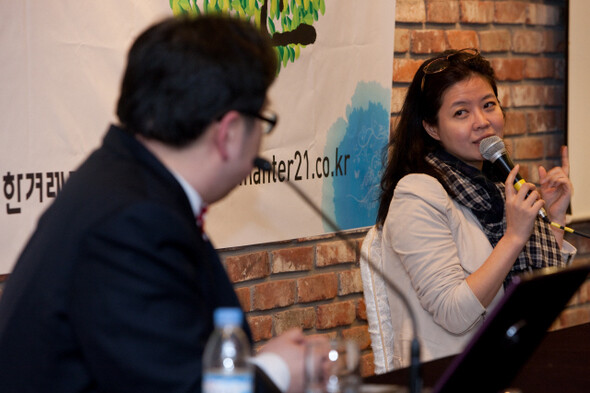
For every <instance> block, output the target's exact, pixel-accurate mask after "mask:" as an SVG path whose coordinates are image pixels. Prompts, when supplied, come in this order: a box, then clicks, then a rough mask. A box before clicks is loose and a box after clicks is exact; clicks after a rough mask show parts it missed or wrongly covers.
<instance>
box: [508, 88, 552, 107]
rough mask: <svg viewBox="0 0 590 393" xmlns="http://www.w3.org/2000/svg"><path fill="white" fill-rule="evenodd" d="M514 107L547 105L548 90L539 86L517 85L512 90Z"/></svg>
mask: <svg viewBox="0 0 590 393" xmlns="http://www.w3.org/2000/svg"><path fill="white" fill-rule="evenodd" d="M511 93H512V94H511V96H512V105H513V106H515V107H522V106H540V105H544V104H545V99H546V89H545V87H544V86H539V85H517V86H514V87H513V88H512V89H511Z"/></svg>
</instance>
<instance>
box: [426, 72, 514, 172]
mask: <svg viewBox="0 0 590 393" xmlns="http://www.w3.org/2000/svg"><path fill="white" fill-rule="evenodd" d="M423 125H424V128H425V129H426V132H428V134H429V135H430V136H431V137H432V138H434V139H436V140H438V141H440V143H441V145H442V146H443V148H444V149H445V150H446V151H447V152H448V153H450V154H452V155H454V156H455V157H457V158H459V159H460V160H462V161H463V162H465V163H466V164H468V165H471V166H474V167H476V168H478V169H481V167H482V164H483V157H482V156H481V153H480V152H479V144H480V142H481V141H482V139H484V138H487V137H489V136H492V135H497V136H499V137H500V138H501V137H502V136H503V134H504V114H503V113H502V108H501V107H500V103H499V102H498V100H497V98H496V96H495V94H494V91H493V90H492V86H490V84H489V83H488V82H487V81H486V80H485V79H484V78H483V77H481V76H479V75H473V76H471V77H469V78H467V79H465V80H463V81H461V82H458V83H456V84H455V85H453V86H452V87H450V88H448V89H447V91H446V92H445V93H444V94H443V97H442V105H441V107H440V109H439V111H438V124H436V125H430V124H427V123H426V122H423Z"/></svg>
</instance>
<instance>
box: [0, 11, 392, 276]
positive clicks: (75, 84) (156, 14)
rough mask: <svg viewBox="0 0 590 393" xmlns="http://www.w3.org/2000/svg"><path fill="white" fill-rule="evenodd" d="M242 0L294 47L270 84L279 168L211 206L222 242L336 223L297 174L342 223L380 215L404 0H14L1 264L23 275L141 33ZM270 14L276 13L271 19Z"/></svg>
mask: <svg viewBox="0 0 590 393" xmlns="http://www.w3.org/2000/svg"><path fill="white" fill-rule="evenodd" d="M266 3H268V4H266ZM229 8H232V9H231V12H232V13H237V14H239V15H241V16H251V17H252V19H253V20H254V21H256V23H258V25H259V26H261V29H266V31H268V32H269V34H270V35H271V36H274V39H275V41H277V51H278V53H280V54H281V60H282V63H281V68H280V71H279V76H278V79H277V81H276V82H275V84H274V85H273V86H272V88H271V92H270V97H271V102H272V106H273V108H274V109H275V110H276V111H277V112H278V113H279V126H278V127H277V128H276V129H275V130H274V131H273V134H271V135H270V136H268V137H267V139H266V140H265V141H264V144H263V151H262V152H261V155H262V156H264V157H266V158H267V159H269V161H271V162H273V164H274V166H275V170H276V171H277V175H276V177H272V176H271V177H268V175H265V176H263V175H261V174H260V173H258V172H257V171H255V172H254V173H253V174H252V176H251V177H250V178H248V179H246V180H245V181H244V182H243V184H242V185H240V186H239V187H238V188H237V190H236V191H234V192H233V193H232V194H231V195H230V196H229V197H227V198H226V199H225V200H223V201H222V202H221V203H219V204H217V205H216V206H214V207H213V208H212V209H211V213H210V215H209V217H208V222H207V228H208V231H209V233H210V236H211V237H212V239H213V241H214V243H215V245H216V246H217V247H229V246H239V245H245V244H254V243H261V242H270V241H277V240H286V239H292V238H299V237H309V236H314V235H318V234H322V233H325V232H329V231H332V228H329V227H327V226H326V224H325V223H323V222H322V220H321V219H320V218H318V217H317V216H316V215H315V214H314V213H313V212H312V211H311V210H310V209H309V208H308V207H306V206H305V205H304V204H303V203H302V202H301V201H300V200H299V198H298V197H297V196H296V195H295V194H294V193H293V192H292V191H291V190H290V189H289V188H288V187H287V186H286V185H285V184H283V182H284V180H285V179H287V178H288V179H289V180H290V181H293V182H294V183H296V184H297V185H298V186H299V187H301V188H302V189H303V190H304V191H305V192H306V193H308V194H309V195H310V196H311V197H312V199H313V200H314V201H315V202H316V203H317V204H318V205H319V206H321V207H322V208H323V209H324V210H325V211H326V212H328V213H329V214H330V216H331V217H333V218H334V220H335V221H336V222H337V223H338V225H340V226H341V227H342V228H344V229H350V228H357V227H363V226H368V225H372V224H373V222H374V219H375V212H376V206H377V201H376V198H377V196H378V182H379V171H380V169H381V164H382V163H381V153H382V149H383V147H384V146H385V144H386V142H387V137H388V132H389V113H390V93H391V73H392V62H393V32H394V20H395V1H392V0H372V1H370V2H365V1H356V0H232V1H229V0H219V1H216V0H209V1H207V0H205V1H196V2H195V1H194V0H190V1H189V0H101V1H100V2H98V1H90V0H85V1H83V0H61V1H59V2H47V1H34V0H23V1H13V2H3V3H2V5H1V6H0V51H1V55H2V60H1V62H0V86H2V87H1V90H0V111H1V112H2V113H1V115H0V135H1V137H0V138H1V139H0V180H1V184H2V192H1V193H0V249H2V254H1V257H0V274H3V273H8V272H10V270H11V269H12V266H13V263H14V262H15V259H16V258H17V256H18V253H19V252H20V250H21V248H22V246H23V245H24V243H25V242H26V240H27V238H28V237H29V236H30V233H31V232H32V231H33V229H34V226H35V223H36V221H37V219H38V217H39V215H40V214H41V212H42V211H43V210H44V209H45V208H46V207H47V206H48V205H49V204H50V203H51V201H52V200H53V198H55V196H56V195H57V194H58V193H59V191H60V189H61V187H62V186H63V183H64V182H65V181H66V180H67V178H68V176H69V173H70V171H73V170H75V168H76V167H77V166H78V165H79V163H80V162H81V161H82V160H83V159H84V158H85V157H86V156H87V155H88V153H89V152H90V151H91V150H93V149H94V148H95V147H97V146H98V145H99V143H100V141H101V138H102V136H103V135H104V133H105V131H106V128H107V125H108V123H109V122H114V121H115V117H114V108H115V104H116V99H117V96H118V89H119V82H120V78H121V75H122V71H123V67H124V63H125V55H126V52H127V50H128V48H129V45H130V44H131V42H132V41H133V40H134V38H135V37H136V36H137V34H138V33H139V32H141V31H142V30H144V29H145V28H146V27H147V26H148V25H149V24H151V23H153V22H155V21H157V20H159V19H161V18H163V17H166V16H171V15H173V14H181V13H185V12H189V13H205V12H221V11H224V10H227V9H229ZM261 12H266V15H268V17H267V18H266V19H265V18H262V23H261V18H260V15H261ZM303 24H305V25H306V26H300V25H303ZM293 31H294V32H295V33H293ZM285 33H287V34H285ZM298 40H299V41H301V42H303V43H304V44H305V45H297V44H294V42H295V41H298ZM281 180H283V181H281ZM56 247H59V245H56Z"/></svg>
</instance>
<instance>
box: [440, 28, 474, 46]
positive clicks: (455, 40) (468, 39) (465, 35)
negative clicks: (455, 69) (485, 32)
mask: <svg viewBox="0 0 590 393" xmlns="http://www.w3.org/2000/svg"><path fill="white" fill-rule="evenodd" d="M445 34H446V36H447V42H448V43H449V48H451V49H463V48H478V47H479V40H478V37H477V33H476V32H475V31H473V30H448V31H447V32H446V33H445Z"/></svg>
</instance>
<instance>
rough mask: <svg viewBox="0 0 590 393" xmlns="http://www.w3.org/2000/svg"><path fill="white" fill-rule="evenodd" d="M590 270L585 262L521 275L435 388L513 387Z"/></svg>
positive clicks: (440, 391)
mask: <svg viewBox="0 0 590 393" xmlns="http://www.w3.org/2000/svg"><path fill="white" fill-rule="evenodd" d="M589 273H590V264H585V265H574V266H570V267H567V268H561V269H560V268H546V269H542V270H537V271H535V272H534V273H530V274H527V275H523V276H519V277H515V278H514V280H513V281H512V282H511V283H510V284H509V286H508V287H507V288H506V291H505V294H504V296H503V298H502V299H501V300H500V302H499V303H498V304H497V305H496V306H495V307H494V309H493V310H492V311H491V312H490V314H489V315H488V316H487V318H486V320H485V321H484V323H483V324H482V326H481V327H480V328H479V330H478V331H477V332H476V333H475V335H474V336H473V337H472V339H471V340H470V341H469V343H468V344H467V346H466V347H465V349H464V350H463V352H461V353H460V354H459V355H457V356H456V357H455V358H454V359H453V362H452V363H451V365H450V366H449V367H448V368H447V369H446V370H445V372H444V373H443V375H442V376H441V378H440V379H439V380H438V382H437V383H436V385H435V387H434V389H433V392H436V393H451V392H453V393H456V392H463V391H477V392H484V393H485V392H490V393H497V392H498V391H500V390H501V389H503V388H506V387H508V386H509V385H510V382H511V381H512V380H513V379H514V377H515V376H516V374H517V373H518V371H519V370H520V369H521V367H522V366H523V365H524V364H525V363H526V361H527V360H528V359H529V357H530V356H531V355H532V353H533V351H534V350H535V348H536V347H537V346H538V345H539V343H540V342H541V340H542V339H543V337H544V336H545V333H546V332H547V330H548V329H549V327H550V326H551V324H552V323H553V321H554V320H555V319H556V318H557V316H558V315H559V314H560V313H561V310H562V309H563V308H564V306H565V305H566V304H567V303H568V301H569V300H570V299H571V297H572V296H573V295H574V293H575V292H576V291H577V289H578V288H579V287H580V285H582V283H583V282H584V281H585V280H586V278H587V277H588V274H589Z"/></svg>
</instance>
